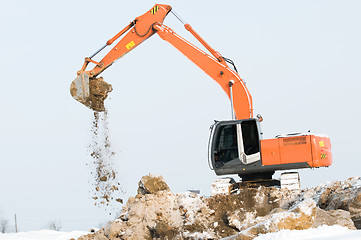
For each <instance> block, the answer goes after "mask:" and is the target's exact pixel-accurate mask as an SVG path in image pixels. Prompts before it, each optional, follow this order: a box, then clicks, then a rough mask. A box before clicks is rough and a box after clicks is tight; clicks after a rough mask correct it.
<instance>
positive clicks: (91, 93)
mask: <svg viewBox="0 0 361 240" xmlns="http://www.w3.org/2000/svg"><path fill="white" fill-rule="evenodd" d="M112 90H113V88H112V85H110V84H108V83H106V82H105V81H104V80H103V78H102V77H100V78H91V77H89V75H88V74H86V73H84V72H83V73H81V74H79V75H78V76H77V77H76V78H75V80H74V81H73V82H72V83H71V85H70V94H71V96H72V97H73V98H74V99H75V100H77V101H78V102H80V103H82V104H84V105H85V106H86V107H88V108H90V109H92V110H94V111H97V112H103V111H105V107H104V100H105V99H106V98H107V96H108V92H111V91H112Z"/></svg>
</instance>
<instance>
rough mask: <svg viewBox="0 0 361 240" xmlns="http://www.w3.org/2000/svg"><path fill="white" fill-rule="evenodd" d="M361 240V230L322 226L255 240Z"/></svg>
mask: <svg viewBox="0 0 361 240" xmlns="http://www.w3.org/2000/svg"><path fill="white" fill-rule="evenodd" d="M289 239H292V240H341V239H342V240H361V230H350V229H348V228H347V227H341V226H338V225H334V226H326V225H324V226H320V227H318V228H310V229H306V230H288V229H284V230H281V231H279V232H275V233H267V234H262V235H260V236H258V237H256V238H255V239H254V240H289Z"/></svg>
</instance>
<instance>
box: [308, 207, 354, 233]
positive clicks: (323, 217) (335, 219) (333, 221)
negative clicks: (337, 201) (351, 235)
mask: <svg viewBox="0 0 361 240" xmlns="http://www.w3.org/2000/svg"><path fill="white" fill-rule="evenodd" d="M322 225H328V226H332V225H340V226H343V227H347V228H349V229H351V230H355V229H356V227H355V225H354V223H353V221H352V220H351V215H350V213H349V212H347V211H344V210H341V209H338V210H330V211H325V210H323V209H320V208H316V219H315V221H314V222H313V224H312V227H313V228H316V227H319V226H322Z"/></svg>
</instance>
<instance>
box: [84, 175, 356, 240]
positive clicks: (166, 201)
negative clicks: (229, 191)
mask: <svg viewBox="0 0 361 240" xmlns="http://www.w3.org/2000/svg"><path fill="white" fill-rule="evenodd" d="M360 186H361V178H352V179H348V180H346V181H338V182H333V183H331V184H328V185H322V186H318V187H316V188H312V189H303V190H301V191H290V190H287V189H280V188H272V187H271V188H265V187H259V188H242V189H240V190H239V193H238V194H234V195H224V194H218V195H214V196H211V197H209V198H206V197H203V196H200V195H199V194H196V193H190V192H187V193H181V194H173V193H172V192H171V191H170V189H169V187H168V185H167V183H166V182H165V181H164V179H163V177H161V176H152V175H148V176H144V177H142V179H141V180H140V182H139V189H138V195H136V196H135V197H130V198H129V199H128V201H127V203H126V205H125V206H124V207H123V210H122V212H121V213H120V215H119V219H116V220H115V221H112V222H110V223H109V224H107V226H105V228H104V229H100V230H99V231H97V232H96V233H95V234H88V235H85V236H83V237H81V238H79V240H95V239H97V240H120V239H124V240H133V239H134V240H136V239H176V240H177V239H184V240H193V239H221V238H225V239H243V240H244V239H246V240H250V239H253V238H255V237H257V236H259V235H260V234H265V233H269V232H277V231H279V230H281V229H290V230H293V229H297V230H302V229H307V228H310V227H318V226H321V225H335V224H337V225H340V226H346V227H348V228H349V229H355V226H356V227H358V228H360V225H361V224H360V223H361V188H360ZM316 203H318V206H317V204H316ZM351 219H352V220H351ZM229 236H230V237H229Z"/></svg>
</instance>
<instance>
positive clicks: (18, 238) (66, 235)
mask: <svg viewBox="0 0 361 240" xmlns="http://www.w3.org/2000/svg"><path fill="white" fill-rule="evenodd" d="M84 234H88V232H83V231H73V232H57V231H52V230H40V231H31V232H20V233H0V240H69V239H71V238H74V239H77V238H78V237H80V236H82V235H84ZM289 239H292V240H361V230H349V229H348V228H346V227H341V226H337V225H334V226H326V225H325V226H321V227H318V228H310V229H307V230H288V229H285V230H281V231H279V232H276V233H268V234H262V235H260V236H258V237H257V238H255V239H254V240H289Z"/></svg>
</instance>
